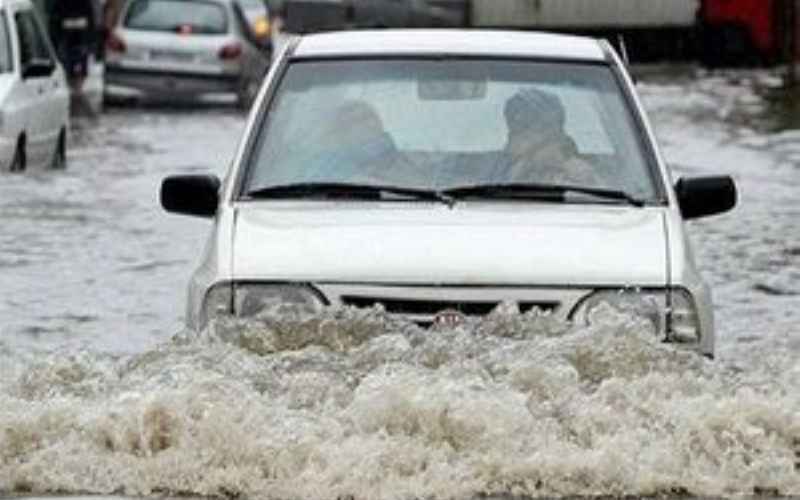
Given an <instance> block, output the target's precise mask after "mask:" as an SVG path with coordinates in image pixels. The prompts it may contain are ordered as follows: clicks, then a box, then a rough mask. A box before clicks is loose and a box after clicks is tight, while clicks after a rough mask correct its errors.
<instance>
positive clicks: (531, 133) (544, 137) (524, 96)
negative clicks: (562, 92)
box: [504, 88, 566, 149]
mask: <svg viewBox="0 0 800 500" xmlns="http://www.w3.org/2000/svg"><path fill="white" fill-rule="evenodd" d="M504 113H505V118H506V125H507V126H508V146H509V148H511V149H519V148H521V147H523V145H524V146H527V147H539V146H541V144H542V143H543V142H545V141H548V140H554V138H555V137H557V136H558V135H560V134H562V133H563V131H564V123H565V120H566V119H565V115H564V107H563V106H562V104H561V101H560V100H559V98H558V97H556V96H555V95H553V94H551V93H549V92H545V91H542V90H538V89H534V88H528V89H525V90H521V91H519V92H517V93H516V94H514V96H513V97H511V99H509V100H508V101H507V102H506V105H505V109H504Z"/></svg>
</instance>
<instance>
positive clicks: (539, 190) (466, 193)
mask: <svg viewBox="0 0 800 500" xmlns="http://www.w3.org/2000/svg"><path fill="white" fill-rule="evenodd" d="M441 193H442V194H443V195H446V196H452V197H453V198H456V199H459V198H469V197H481V198H493V199H511V200H516V199H526V200H544V201H553V202H564V201H566V196H567V195H568V194H570V193H579V194H586V195H589V196H594V197H597V198H603V199H607V200H616V201H622V202H625V203H628V204H630V205H633V206H635V207H643V206H644V205H645V201H644V200H641V199H639V198H636V197H634V196H632V195H630V194H629V193H626V192H625V191H617V190H613V189H605V188H593V187H585V186H572V185H565V184H536V183H509V184H476V185H471V186H460V187H455V188H450V189H445V190H443V191H442V192H441Z"/></svg>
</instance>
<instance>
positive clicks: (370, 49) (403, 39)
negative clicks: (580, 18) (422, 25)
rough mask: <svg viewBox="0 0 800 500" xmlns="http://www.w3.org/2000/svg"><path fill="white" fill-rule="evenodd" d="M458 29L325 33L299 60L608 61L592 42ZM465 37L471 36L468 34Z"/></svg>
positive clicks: (308, 42)
mask: <svg viewBox="0 0 800 500" xmlns="http://www.w3.org/2000/svg"><path fill="white" fill-rule="evenodd" d="M459 32H460V31H459V30H402V29H400V30H391V31H353V32H342V33H323V34H319V35H312V36H309V37H305V38H303V39H302V41H301V42H300V44H299V45H298V47H297V50H296V51H295V52H294V54H293V56H294V57H343V56H369V55H376V54H380V55H387V54H394V55H404V54H405V55H417V56H418V55H436V54H452V55H471V56H502V57H515V56H518V57H537V58H544V59H547V58H549V59H567V60H571V59H574V60H582V61H598V62H602V61H603V60H604V59H605V54H604V52H603V49H602V48H601V47H600V45H599V44H598V43H597V42H596V41H595V40H592V39H589V38H584V37H577V36H568V35H552V34H548V33H514V32H503V31H488V30H487V31H481V32H480V33H479V34H478V36H461V37H454V36H453V34H454V33H459ZM461 33H465V34H466V33H469V31H463V32H461Z"/></svg>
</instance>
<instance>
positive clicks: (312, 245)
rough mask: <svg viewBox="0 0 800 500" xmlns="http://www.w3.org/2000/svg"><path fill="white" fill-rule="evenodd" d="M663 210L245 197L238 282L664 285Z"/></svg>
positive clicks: (237, 241) (237, 238)
mask: <svg viewBox="0 0 800 500" xmlns="http://www.w3.org/2000/svg"><path fill="white" fill-rule="evenodd" d="M663 210H664V209H663V208H659V207H648V208H631V207H621V206H597V205H541V204H535V205H534V204H526V205H523V204H497V203H484V204H467V203H459V204H458V205H456V206H455V207H453V208H452V209H451V208H448V207H447V206H445V205H430V204H427V203H418V204H409V203H398V204H388V203H387V204H375V203H373V204H368V203H326V202H322V203H297V202H296V203H282V202H270V203H248V204H245V205H243V206H240V207H239V208H238V209H237V212H238V213H237V217H236V223H235V226H234V227H235V229H234V231H235V235H234V238H233V252H232V255H231V257H232V267H231V269H232V271H233V275H234V276H233V278H234V279H237V280H277V281H283V280H287V281H308V282H340V283H382V284H387V283H398V284H401V283H402V284H463V285H479V284H484V285H487V284H491V285H528V286H533V285H605V284H608V285H620V284H630V285H638V286H664V285H665V284H666V280H667V256H666V255H667V254H666V236H665V225H664V213H663Z"/></svg>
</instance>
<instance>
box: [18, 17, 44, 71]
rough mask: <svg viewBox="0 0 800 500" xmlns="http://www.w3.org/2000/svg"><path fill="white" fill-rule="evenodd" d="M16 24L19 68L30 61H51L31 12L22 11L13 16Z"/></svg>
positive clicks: (40, 31) (42, 36)
mask: <svg viewBox="0 0 800 500" xmlns="http://www.w3.org/2000/svg"><path fill="white" fill-rule="evenodd" d="M14 19H15V20H16V23H17V36H18V40H19V51H20V66H21V67H25V66H27V65H28V64H29V63H30V62H31V61H33V60H34V59H35V60H40V61H41V60H51V54H50V49H49V47H48V45H47V40H46V39H45V38H44V35H43V34H42V30H41V29H40V27H39V24H38V22H37V20H36V18H35V17H34V14H33V12H32V11H29V10H23V11H20V12H17V13H16V14H14Z"/></svg>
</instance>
